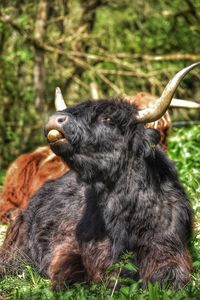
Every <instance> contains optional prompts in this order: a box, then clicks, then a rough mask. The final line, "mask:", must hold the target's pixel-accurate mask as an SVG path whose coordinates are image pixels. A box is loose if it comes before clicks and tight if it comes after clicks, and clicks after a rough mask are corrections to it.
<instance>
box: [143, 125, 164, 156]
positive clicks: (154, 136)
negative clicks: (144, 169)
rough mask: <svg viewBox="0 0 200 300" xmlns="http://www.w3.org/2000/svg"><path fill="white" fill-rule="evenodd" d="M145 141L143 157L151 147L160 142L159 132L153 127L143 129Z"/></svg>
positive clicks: (150, 150) (149, 152) (148, 152)
mask: <svg viewBox="0 0 200 300" xmlns="http://www.w3.org/2000/svg"><path fill="white" fill-rule="evenodd" d="M145 136H146V143H145V157H148V156H149V155H150V154H151V153H152V148H154V147H155V146H157V145H158V144H159V143H160V138H161V137H160V133H159V131H158V130H156V129H153V128H147V129H145Z"/></svg>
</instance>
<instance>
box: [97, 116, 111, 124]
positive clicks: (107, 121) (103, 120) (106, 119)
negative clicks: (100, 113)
mask: <svg viewBox="0 0 200 300" xmlns="http://www.w3.org/2000/svg"><path fill="white" fill-rule="evenodd" d="M99 122H100V123H104V124H111V123H112V120H111V118H109V117H99Z"/></svg>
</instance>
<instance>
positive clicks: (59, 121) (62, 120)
mask: <svg viewBox="0 0 200 300" xmlns="http://www.w3.org/2000/svg"><path fill="white" fill-rule="evenodd" d="M66 119H67V117H66V116H62V117H58V118H57V122H58V123H59V124H61V123H64V122H65V121H66Z"/></svg>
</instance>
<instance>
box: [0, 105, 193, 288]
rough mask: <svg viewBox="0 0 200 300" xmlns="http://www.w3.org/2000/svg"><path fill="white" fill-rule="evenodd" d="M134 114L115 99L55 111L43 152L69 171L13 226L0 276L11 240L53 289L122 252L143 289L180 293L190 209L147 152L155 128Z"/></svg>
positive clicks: (171, 176) (97, 276)
mask: <svg viewBox="0 0 200 300" xmlns="http://www.w3.org/2000/svg"><path fill="white" fill-rule="evenodd" d="M136 114H137V109H136V108H134V107H133V106H132V105H130V104H128V103H127V102H125V101H122V100H110V101H108V100H99V101H96V102H91V101H88V102H85V103H82V104H79V105H77V106H75V107H72V108H68V109H66V110H64V111H62V112H58V113H56V114H54V116H53V119H54V121H52V118H51V119H50V121H49V123H48V124H47V127H46V130H45V131H46V134H47V131H48V130H50V129H52V128H55V129H58V130H59V131H60V132H62V134H63V136H64V137H65V139H62V140H60V141H57V142H54V143H51V145H50V146H51V148H52V150H53V151H54V152H55V153H56V154H58V155H60V156H61V157H62V158H63V160H64V161H65V162H66V163H67V164H68V165H69V167H70V168H71V170H72V171H70V172H68V173H67V174H66V175H64V176H63V177H61V178H60V179H58V180H54V181H50V182H47V183H46V184H45V185H44V186H43V187H42V188H41V189H40V190H39V191H38V192H37V193H36V194H35V195H34V196H33V198H32V200H31V202H30V204H29V207H28V208H27V209H26V210H25V211H24V212H23V213H22V214H21V215H20V221H19V219H18V220H17V221H16V226H18V231H19V232H20V230H23V236H22V235H20V234H19V238H18V237H17V236H16V234H15V242H14V243H8V242H6V241H5V243H4V246H3V249H2V253H3V254H1V266H0V269H1V271H2V270H3V269H4V270H5V268H6V263H7V262H8V261H9V264H10V259H8V258H6V255H5V253H6V252H7V253H8V252H9V257H10V253H11V254H12V253H13V252H14V249H15V248H16V247H15V246H13V244H14V245H15V244H18V245H20V252H21V253H23V254H24V256H27V257H28V258H29V260H31V261H32V263H33V264H34V265H35V266H36V267H37V269H38V270H39V271H40V272H41V273H42V274H43V275H45V276H48V277H50V278H51V280H52V285H53V288H54V289H60V288H62V287H63V285H64V283H65V282H69V283H71V282H76V281H83V280H89V281H99V280H101V279H102V276H104V274H105V270H106V268H107V267H108V266H110V265H111V264H112V263H113V262H118V261H119V259H120V257H121V255H122V253H123V252H124V251H126V250H129V251H132V252H133V253H134V263H135V264H136V265H137V267H138V272H139V276H140V278H142V279H143V282H144V285H145V284H146V282H148V281H152V282H155V281H157V282H159V283H160V284H161V285H163V284H168V283H169V284H171V285H172V286H173V287H174V288H180V287H183V286H184V285H185V284H186V283H187V282H188V281H189V279H190V272H191V259H190V255H189V253H188V250H187V243H188V240H189V238H190V235H191V226H192V225H191V224H192V221H191V209H190V205H189V202H188V200H187V197H186V195H185V192H184V190H183V187H182V186H181V184H180V182H179V180H178V176H177V173H176V170H175V167H174V164H173V163H172V162H170V161H169V160H168V158H167V157H166V155H165V154H164V153H163V152H162V151H161V150H159V149H157V148H156V147H154V144H155V143H157V142H158V140H159V138H158V136H157V134H156V132H155V131H153V130H151V129H150V130H149V129H145V128H144V125H143V124H140V123H137V122H136V118H135V116H136ZM55 116H57V118H56V117H55ZM55 120H56V121H55ZM12 226H14V225H12ZM21 228H22V229H21ZM10 236H11V239H12V230H10V233H9V232H8V234H7V240H8V239H10ZM18 239H20V241H19V240H18ZM2 258H3V259H2ZM2 260H3V261H2ZM2 272H3V271H2Z"/></svg>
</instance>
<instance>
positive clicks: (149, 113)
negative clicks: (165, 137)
mask: <svg viewBox="0 0 200 300" xmlns="http://www.w3.org/2000/svg"><path fill="white" fill-rule="evenodd" d="M199 65H200V62H197V63H195V64H192V65H191V66H189V67H186V68H184V69H183V70H181V71H179V72H178V73H177V74H176V75H175V76H174V77H173V78H172V80H170V82H169V83H168V84H167V86H166V88H165V89H164V91H163V93H162V95H161V97H160V98H159V99H158V100H157V101H156V102H155V104H154V105H153V106H150V107H148V108H145V109H142V110H140V111H139V112H138V115H137V120H138V121H139V122H147V123H150V122H154V121H156V120H158V119H159V118H161V117H162V115H163V114H164V113H165V112H166V110H167V109H168V107H169V105H170V102H171V100H172V97H173V95H174V93H175V91H176V89H177V87H178V85H179V83H180V81H181V80H182V79H183V78H184V77H185V75H186V74H187V73H188V72H190V71H191V70H192V69H193V68H195V67H197V66H199Z"/></svg>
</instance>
